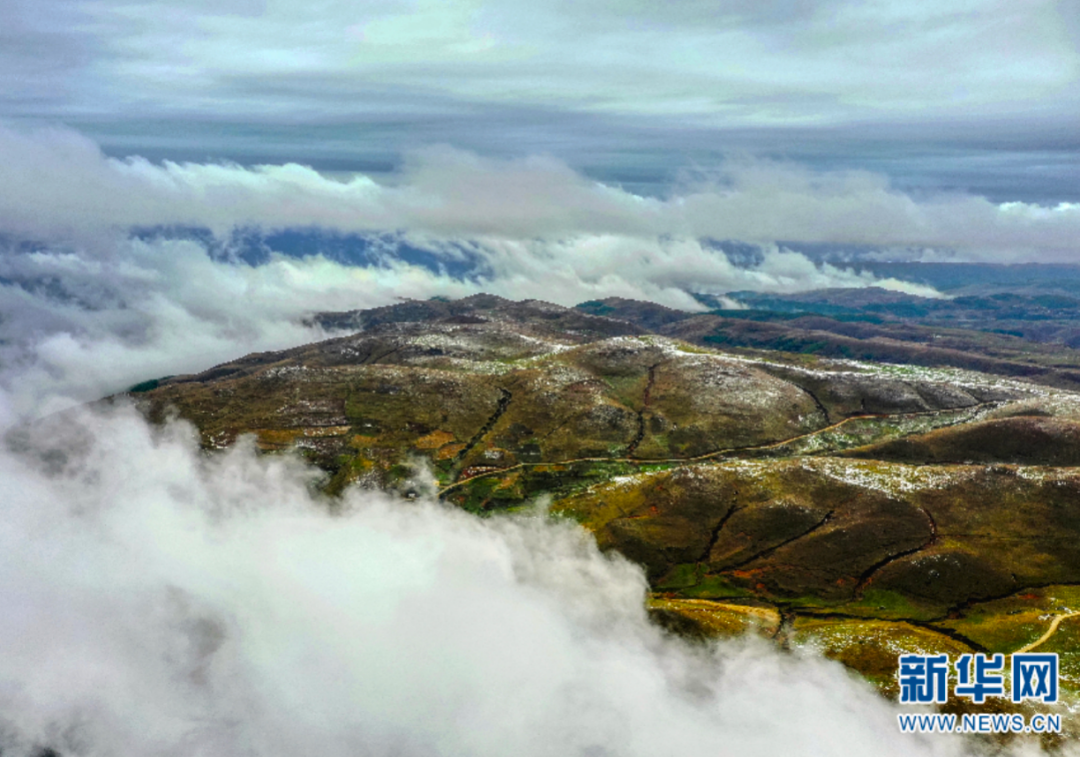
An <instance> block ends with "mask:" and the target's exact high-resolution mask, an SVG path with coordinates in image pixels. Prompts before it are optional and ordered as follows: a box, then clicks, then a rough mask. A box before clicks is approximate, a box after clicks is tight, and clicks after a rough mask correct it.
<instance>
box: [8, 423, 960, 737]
mask: <svg viewBox="0 0 1080 757" xmlns="http://www.w3.org/2000/svg"><path fill="white" fill-rule="evenodd" d="M14 439H15V441H14V442H10V443H9V445H8V447H7V448H6V449H5V450H4V451H3V452H2V453H0V481H2V482H3V496H2V497H0V607H3V608H4V611H3V612H2V613H0V648H2V649H3V650H4V653H3V654H2V655H0V752H2V753H3V754H4V755H5V757H8V756H9V755H12V756H15V755H18V756H19V757H22V755H30V754H36V753H37V752H36V751H35V750H37V749H41V748H45V747H48V748H52V749H55V750H57V751H58V752H59V753H61V754H63V755H86V756H87V757H89V756H91V755H95V756H96V755H102V756H105V755H120V754H123V755H132V756H143V755H145V756H150V755H203V756H206V757H210V756H216V755H240V754H244V755H267V756H269V755H288V756H289V757H292V756H293V755H301V754H318V755H325V756H326V757H333V756H334V755H343V756H344V755H348V756H349V757H355V755H373V756H374V755H396V756H397V757H411V756H413V755H432V756H434V755H477V756H480V755H492V756H494V755H499V756H500V757H501V756H503V755H508V754H513V755H521V756H522V757H534V756H536V757H538V756H539V755H551V756H552V757H568V756H569V755H590V756H592V757H597V756H599V755H626V756H630V755H641V756H642V757H655V755H662V754H685V755H705V754H731V755H735V754H739V755H763V754H776V753H780V754H807V755H809V754H823V755H824V754H828V755H852V756H853V757H854V756H859V757H862V756H863V755H869V754H873V755H883V756H884V755H915V754H919V755H925V754H937V755H947V754H958V753H959V752H960V749H961V747H962V745H963V742H962V741H961V740H959V739H948V740H943V741H939V742H929V741H925V740H922V739H920V738H918V737H913V736H906V735H905V736H901V735H900V734H899V733H898V731H897V726H896V720H895V716H894V712H893V710H892V708H891V706H890V705H888V704H887V703H886V702H884V701H883V700H880V699H879V698H877V697H876V695H874V694H873V693H872V692H871V690H870V689H869V687H868V686H866V685H865V684H862V683H860V682H857V681H855V680H853V679H852V678H851V677H850V676H849V675H848V674H847V673H845V671H844V670H843V669H842V668H841V667H840V666H839V665H837V664H834V663H829V662H825V661H822V660H814V659H805V660H803V659H798V658H796V657H794V656H782V655H780V654H778V653H776V652H774V651H772V650H771V649H770V648H768V647H766V646H765V645H764V644H763V643H762V644H752V643H745V644H729V645H726V646H722V647H717V648H714V649H704V648H702V649H692V648H690V647H688V646H685V645H684V644H682V643H681V642H678V641H676V640H673V639H670V638H666V637H665V636H664V635H662V633H661V632H660V631H658V630H657V629H656V628H655V627H653V626H651V625H649V624H648V623H647V621H646V619H645V615H644V611H643V593H644V591H645V581H644V578H643V576H642V574H641V572H640V571H639V570H638V569H636V568H635V567H633V566H631V565H629V564H628V563H626V562H625V561H623V560H621V559H618V558H612V557H605V556H602V555H601V554H599V552H598V551H597V549H596V546H595V543H594V542H593V541H592V540H591V538H590V537H588V536H587V535H586V534H585V533H584V532H582V531H581V530H580V529H578V528H577V527H576V526H573V525H570V524H566V523H559V522H553V521H551V520H549V519H547V518H544V517H539V516H537V517H524V516H523V517H514V518H509V517H507V518H492V519H488V520H481V519H477V518H475V517H473V516H470V515H467V514H464V513H461V512H459V511H454V510H449V509H445V508H443V507H441V506H439V505H437V504H435V503H431V502H426V501H420V502H403V501H395V500H391V499H390V498H388V497H387V496H383V495H379V494H375V493H370V492H359V491H353V492H352V493H350V494H349V495H348V496H347V497H346V498H345V500H344V502H343V503H341V505H340V512H339V513H338V514H334V515H332V514H330V512H329V509H328V506H327V503H326V502H325V501H323V500H322V499H320V498H319V497H318V496H315V495H312V494H311V493H310V491H311V490H310V487H309V484H310V483H311V477H312V475H313V474H312V472H311V470H310V469H308V468H305V467H304V466H303V465H302V464H301V463H300V462H298V461H297V460H294V459H291V458H288V457H258V456H256V454H255V453H254V450H253V448H252V447H251V446H250V445H240V446H239V447H238V448H235V449H233V450H231V451H229V452H227V453H224V454H222V455H218V456H215V457H212V458H206V457H204V456H203V455H202V454H201V453H200V452H199V451H198V449H197V445H196V443H195V439H194V434H193V431H192V430H191V429H190V428H188V427H185V426H183V425H173V426H170V427H167V428H165V429H159V430H152V429H150V428H148V427H147V426H146V425H145V424H144V423H143V422H142V421H141V420H140V419H139V418H137V417H136V416H135V414H134V413H133V412H131V411H126V410H121V411H120V412H115V413H113V414H112V415H110V416H104V417H103V416H90V415H89V414H86V413H79V414H77V415H71V416H68V417H67V418H65V419H63V420H56V421H55V422H52V423H50V424H48V425H46V426H45V427H43V428H39V429H38V430H36V431H31V432H29V433H28V434H27V433H20V434H16V435H15V437H14ZM13 447H14V448H13Z"/></svg>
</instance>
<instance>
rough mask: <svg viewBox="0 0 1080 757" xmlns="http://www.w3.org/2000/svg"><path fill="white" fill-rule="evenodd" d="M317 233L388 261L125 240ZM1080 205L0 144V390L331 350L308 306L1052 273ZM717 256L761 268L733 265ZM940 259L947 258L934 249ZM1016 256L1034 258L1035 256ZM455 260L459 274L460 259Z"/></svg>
mask: <svg viewBox="0 0 1080 757" xmlns="http://www.w3.org/2000/svg"><path fill="white" fill-rule="evenodd" d="M177 226H181V227H189V228H190V227H196V228H203V229H208V230H209V233H211V234H212V235H214V236H215V238H216V239H217V240H218V244H219V245H222V244H225V242H226V241H227V240H229V239H230V238H231V236H232V235H234V234H235V233H236V232H237V230H243V229H260V230H264V231H266V230H282V229H285V230H288V229H308V230H312V229H318V230H322V231H323V232H326V233H337V234H353V235H361V236H363V235H371V236H374V235H378V234H386V233H387V232H389V233H390V234H391V235H392V237H393V239H395V240H397V242H398V243H400V244H408V245H410V246H411V247H412V248H414V249H417V250H421V251H423V254H424V255H426V256H427V260H428V262H427V263H426V264H418V263H416V262H415V261H413V262H409V261H408V260H407V259H406V258H404V257H402V256H401V255H400V254H397V253H396V252H395V249H394V244H388V245H387V246H386V250H385V251H384V253H382V254H380V255H377V256H375V257H374V258H372V259H370V260H368V261H366V262H365V263H363V264H360V265H357V264H347V262H342V261H335V260H332V259H331V258H329V257H327V256H323V255H318V254H316V255H312V256H308V257H305V258H298V257H295V256H293V257H290V256H287V255H284V254H277V252H276V251H275V250H274V249H272V248H271V249H268V250H267V251H266V256H265V260H264V261H262V264H260V265H247V264H244V263H242V262H240V261H239V260H238V259H236V258H235V257H230V254H229V250H228V249H227V244H225V249H224V253H223V254H213V255H212V254H209V252H208V249H207V245H206V244H205V240H204V241H203V242H200V241H199V240H198V239H196V238H187V239H184V238H181V239H167V238H164V237H161V236H154V235H149V236H148V235H145V234H144V235H138V234H133V230H136V229H147V228H151V229H153V228H161V227H177ZM1078 238H1080V207H1077V206H1073V205H1059V206H1057V207H1054V208H1045V207H1040V206H1036V205H1030V204H1024V203H1008V204H1004V205H995V204H993V203H990V202H989V201H987V200H985V199H982V198H978V197H971V196H960V195H957V196H938V197H932V198H925V199H916V198H913V197H910V196H907V195H905V194H903V193H901V192H899V191H896V190H894V189H892V188H890V186H889V184H888V182H887V181H885V180H884V179H883V178H881V177H878V176H874V175H870V174H860V173H835V174H815V173H811V172H809V171H807V170H805V169H801V168H799V167H795V166H790V165H776V164H767V163H755V162H744V163H738V162H736V163H732V164H731V165H730V166H728V168H727V170H726V172H725V173H723V174H721V175H718V176H716V177H714V178H713V179H711V180H709V181H696V183H693V184H691V183H687V184H685V185H684V186H683V187H682V188H681V189H679V190H678V191H673V193H672V194H671V195H670V196H669V197H666V198H658V197H642V196H638V195H635V194H633V193H630V192H627V191H625V190H623V189H621V188H620V187H617V186H610V185H605V184H601V183H598V182H595V181H592V180H590V179H587V178H586V177H584V176H582V175H580V174H578V173H575V172H574V171H572V170H571V169H570V168H568V167H567V166H565V165H564V164H562V163H559V162H558V161H555V160H553V159H547V158H530V159H524V160H515V161H496V160H491V159H487V158H481V157H478V156H475V155H472V154H467V153H462V152H459V151H454V150H451V149H449V148H443V149H433V150H428V151H421V152H418V153H416V154H414V156H413V157H412V159H411V160H410V162H409V163H408V164H407V165H406V166H405V167H404V168H403V169H402V170H401V171H400V172H399V173H398V174H396V175H394V176H392V177H390V178H384V179H383V180H382V181H375V180H374V179H372V178H370V177H366V176H360V175H358V176H353V177H351V178H347V179H344V180H339V179H336V178H331V177H327V176H324V175H321V174H319V173H317V172H316V171H314V170H312V169H310V168H305V167H303V166H299V165H292V164H287V165H277V166H258V167H251V168H245V167H241V166H237V165H217V164H174V163H164V164H153V163H150V162H148V161H146V160H143V159H141V158H138V157H133V158H129V159H126V160H117V159H112V158H107V157H105V156H104V155H103V154H102V153H101V151H100V150H99V149H98V147H97V146H96V145H95V144H94V143H92V142H91V141H89V140H87V139H86V138H84V137H82V136H80V135H79V134H77V133H75V132H72V131H68V130H56V129H54V130H40V131H25V130H23V131H17V130H12V129H2V130H0V248H2V249H0V387H5V388H6V390H7V392H8V397H9V400H8V401H9V402H10V405H11V406H10V407H9V408H8V410H7V412H8V414H9V415H26V414H40V413H44V412H49V411H52V410H55V409H58V408H60V407H64V406H67V405H70V404H72V403H76V402H82V401H87V400H92V399H96V398H97V397H100V396H102V395H105V394H109V393H112V392H117V391H120V390H123V389H124V388H126V387H127V386H130V385H131V384H133V383H136V382H139V381H143V380H146V379H148V378H155V377H159V376H162V375H171V374H178V373H188V372H193V371H197V370H202V369H205V368H207V367H209V366H211V365H214V364H216V363H220V362H222V361H225V360H228V359H232V358H235V357H237V356H239V355H241V354H245V353H248V352H253V351H260V350H269V349H279V348H284V347H288V346H292V345H295V344H298V343H301V342H305V341H311V340H313V339H316V338H319V337H320V336H322V335H321V334H320V333H319V332H316V331H312V330H310V329H306V328H305V327H303V326H302V325H300V324H301V322H302V320H303V318H304V317H305V316H306V315H309V314H310V313H312V312H314V311H318V310H346V309H355V308H363V307H372V306H377V305H383V304H388V303H390V302H393V301H394V300H395V298H402V297H405V298H408V297H413V298H426V297H431V296H435V295H441V296H450V297H459V296H464V295H468V294H473V293H476V292H491V293H495V294H499V295H502V296H505V297H510V298H515V299H524V298H537V299H544V300H549V301H554V302H557V303H559V304H563V305H573V304H576V303H578V302H582V301H585V300H590V299H597V298H603V297H610V296H621V297H628V298H636V299H645V300H651V301H654V302H658V303H661V304H664V305H668V306H672V307H677V308H682V309H688V310H693V309H697V308H700V305H699V303H698V302H697V301H696V300H695V299H694V297H693V293H707V294H716V295H721V294H724V293H726V292H732V291H741V290H752V291H767V292H794V291H803V290H809V289H818V288H828V287H862V286H872V285H873V286H883V287H886V288H891V289H897V290H900V291H906V292H909V293H912V294H919V295H925V296H937V293H936V292H935V291H934V290H933V289H930V288H929V287H925V286H921V285H917V284H912V283H909V282H903V281H896V280H892V279H886V280H882V279H878V278H875V276H874V275H873V274H871V273H869V272H867V271H862V272H856V271H854V270H851V269H847V268H844V267H842V266H839V265H829V264H827V263H821V262H814V261H812V260H810V259H809V258H807V257H806V256H804V255H802V254H799V253H797V252H793V251H792V250H791V249H789V248H788V247H786V246H784V245H783V244H778V243H777V241H776V240H781V239H783V240H789V244H797V243H799V242H804V243H813V244H816V245H818V246H819V247H820V245H822V244H831V243H836V244H852V245H856V244H859V245H870V246H873V247H875V248H879V249H885V248H888V247H890V246H902V247H904V248H905V249H906V250H911V249H919V250H926V252H923V253H920V254H923V255H928V256H931V257H933V256H941V255H942V254H947V255H950V256H951V258H950V259H954V260H955V259H957V258H958V257H959V258H960V259H963V257H964V256H967V257H974V258H977V257H979V256H989V257H990V258H992V259H1013V258H1015V257H1016V256H1027V257H1028V258H1031V259H1059V258H1062V257H1063V256H1064V257H1066V258H1068V256H1070V255H1073V254H1074V253H1075V244H1076V242H1075V240H1076V239H1078ZM709 239H721V240H736V241H741V242H743V243H746V244H750V245H752V246H754V247H755V248H756V249H758V250H759V251H760V254H759V255H758V256H757V259H756V260H755V261H754V263H753V264H752V265H746V264H740V265H736V264H735V263H733V262H732V260H731V259H729V257H728V256H727V255H725V254H724V253H723V252H722V251H720V250H719V249H717V247H716V245H715V244H713V243H710V242H709V241H708V240H709ZM943 251H944V252H943ZM1025 259H1027V258H1025ZM463 261H464V262H463Z"/></svg>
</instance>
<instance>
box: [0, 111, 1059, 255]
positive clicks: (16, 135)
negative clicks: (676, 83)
mask: <svg viewBox="0 0 1080 757" xmlns="http://www.w3.org/2000/svg"><path fill="white" fill-rule="evenodd" d="M0 157H2V158H3V160H2V161H0V228H2V229H3V230H4V231H6V232H8V233H17V234H23V235H29V236H34V237H38V238H42V237H43V238H54V237H56V236H58V235H62V236H72V235H75V236H79V237H85V236H87V235H89V234H92V233H95V232H99V231H101V230H103V229H115V228H128V227H132V226H140V225H141V226H148V225H150V226H152V225H161V224H195V225H200V226H206V227H209V228H212V229H215V230H217V231H227V230H228V229H230V228H233V227H235V226H238V225H241V226H242V225H262V226H270V227H277V228H281V227H289V226H293V227H296V226H320V227H323V228H330V229H337V230H342V231H364V230H377V231H386V230H398V229H405V230H408V231H410V232H414V233H416V234H420V235H426V236H428V237H435V238H444V239H445V238H451V239H461V238H466V239H479V240H488V239H497V240H505V239H516V240H522V239H525V240H536V239H542V240H573V239H576V238H580V237H588V236H597V237H600V238H607V237H615V238H628V239H652V240H655V239H657V238H658V237H659V238H688V239H698V238H702V237H711V238H715V239H737V240H741V241H746V242H756V243H762V244H768V243H776V242H778V241H780V240H789V241H799V242H815V243H838V244H869V245H879V246H886V247H888V246H901V247H913V246H914V247H931V248H940V247H945V248H950V249H952V248H956V249H958V250H960V251H962V252H964V253H965V254H968V255H983V256H985V255H989V256H997V257H1009V256H1012V257H1017V256H1020V257H1023V258H1025V259H1033V258H1047V259H1061V258H1062V257H1063V256H1064V257H1065V258H1066V259H1068V258H1070V257H1072V256H1075V254H1076V251H1077V246H1076V239H1077V236H1078V232H1080V206H1078V205H1075V204H1068V203H1063V204H1059V205H1057V206H1054V207H1044V206H1040V205H1035V204H1030V203H1022V202H1011V203H1002V204H995V203H992V202H990V201H988V200H986V199H984V198H981V197H976V196H970V195H962V194H953V195H950V194H945V195H939V196H934V197H926V198H916V197H912V196H909V195H907V194H904V193H903V192H900V191H898V190H895V189H893V188H892V187H890V185H889V183H888V180H887V179H886V178H884V177H882V176H879V175H874V174H869V173H865V172H837V173H825V174H817V173H812V172H809V171H807V170H805V169H802V168H800V167H798V166H792V165H785V164H770V163H764V164H763V163H759V162H754V161H744V162H733V163H732V164H730V165H728V166H727V167H726V168H725V169H724V171H723V172H722V173H720V174H719V175H717V176H715V177H713V178H712V179H711V180H708V181H698V182H695V183H687V184H686V185H685V186H683V187H682V188H680V189H679V190H677V191H676V192H674V194H673V195H672V196H671V197H669V198H666V199H658V198H646V197H641V196H638V195H634V194H632V193H630V192H626V191H624V190H622V189H621V188H619V187H615V186H608V185H605V184H601V183H598V182H594V181H591V180H589V179H587V178H585V177H583V176H581V175H580V174H577V173H575V172H574V171H572V170H571V169H570V168H568V167H567V166H566V165H564V164H563V163H560V162H558V161H555V160H552V159H547V158H529V159H523V160H511V161H499V160H491V159H486V158H481V157H477V156H475V155H472V154H469V153H462V152H459V151H456V150H452V149H450V148H438V149H429V150H424V151H420V152H417V153H415V154H414V155H413V157H412V159H411V161H409V162H408V163H407V164H406V166H405V167H404V168H403V169H402V171H400V172H399V173H398V174H397V175H395V176H394V177H393V180H392V181H386V182H376V181H375V180H373V179H372V178H370V177H367V176H363V175H356V176H353V177H352V178H349V179H348V180H337V179H332V178H328V177H326V176H323V175H321V174H319V173H318V172H316V171H314V170H312V169H310V168H307V167H304V166H300V165H296V164H285V165H268V166H257V167H253V168H244V167H240V166H236V165H219V164H197V163H187V164H176V163H168V162H167V163H165V164H163V165H158V164H154V163H150V162H148V161H146V160H144V159H142V158H138V157H132V158H128V159H125V160H117V159H112V158H106V157H105V156H104V155H103V154H102V153H101V151H100V150H99V149H98V147H97V146H96V145H95V144H94V143H92V142H91V141H89V140H87V139H86V138H84V137H82V136H80V135H78V134H77V133H74V132H70V131H56V130H54V131H37V132H25V131H13V130H11V129H0Z"/></svg>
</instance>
